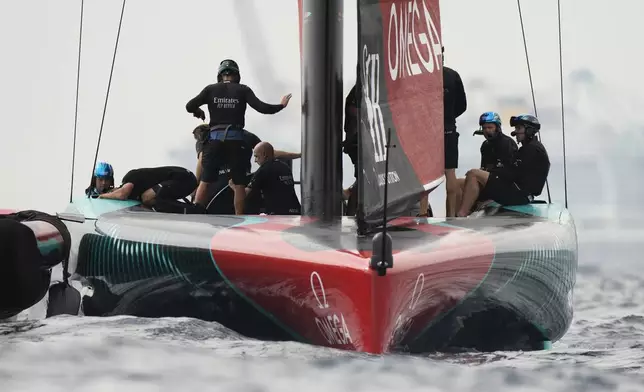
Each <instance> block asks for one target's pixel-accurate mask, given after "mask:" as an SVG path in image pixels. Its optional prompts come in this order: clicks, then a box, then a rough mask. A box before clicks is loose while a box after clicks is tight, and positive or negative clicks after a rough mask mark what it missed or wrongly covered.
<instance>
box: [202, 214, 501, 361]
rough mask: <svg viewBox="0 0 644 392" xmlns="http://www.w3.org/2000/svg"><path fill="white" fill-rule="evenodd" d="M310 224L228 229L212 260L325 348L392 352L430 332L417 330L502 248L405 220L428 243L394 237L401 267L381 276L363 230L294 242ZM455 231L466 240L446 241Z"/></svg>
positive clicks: (284, 221) (461, 294) (262, 305)
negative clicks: (360, 237) (362, 241)
mask: <svg viewBox="0 0 644 392" xmlns="http://www.w3.org/2000/svg"><path fill="white" fill-rule="evenodd" d="M302 220H307V218H300V217H296V218H271V219H270V221H267V222H266V223H260V224H253V225H251V226H236V227H232V228H229V229H227V230H222V231H220V232H218V233H217V234H216V235H215V236H214V237H213V239H212V256H213V259H214V262H215V264H216V266H217V268H218V270H219V271H220V273H221V274H222V275H223V276H224V277H225V279H226V280H228V281H229V283H230V284H232V286H233V287H235V288H236V291H237V292H238V294H240V295H243V296H244V297H246V298H247V299H248V300H250V301H251V302H252V303H254V304H255V305H256V307H257V308H258V309H259V310H260V311H262V312H265V313H268V314H267V316H269V317H271V318H273V320H275V321H276V323H278V324H279V325H282V327H283V328H284V329H286V330H287V331H289V332H290V333H291V334H292V335H293V336H294V337H298V338H300V339H301V340H303V341H308V342H311V343H313V344H316V345H324V346H331V347H336V348H343V349H351V350H357V351H364V352H370V353H383V352H387V351H389V350H390V349H391V348H392V347H393V346H394V345H396V344H398V343H399V341H397V340H399V338H398V337H400V338H402V337H403V336H407V337H409V336H413V335H416V334H418V333H420V332H421V330H420V329H419V328H417V326H423V327H426V326H428V325H429V324H430V323H431V320H433V319H435V318H436V317H437V316H439V315H440V314H441V313H443V312H445V311H448V310H450V309H451V308H452V307H454V306H455V305H457V304H458V303H459V302H460V301H462V300H463V299H464V298H465V297H466V296H467V295H468V293H470V292H471V291H472V290H474V289H475V288H476V287H477V286H478V285H479V284H480V282H481V281H482V280H483V279H484V277H485V276H486V274H487V273H488V271H489V269H490V267H491V265H492V260H493V258H494V246H493V244H492V243H491V242H489V241H488V240H487V239H486V238H484V237H483V236H481V235H479V234H477V233H475V232H466V231H463V230H462V229H460V230H458V231H459V233H454V232H455V231H457V229H453V228H450V227H445V226H439V225H428V224H423V225H418V224H417V223H415V221H414V220H412V219H399V220H398V221H397V222H395V225H396V226H397V227H399V228H403V227H406V226H409V227H410V228H412V227H411V226H413V229H414V230H415V231H421V232H423V233H424V234H426V239H424V240H423V239H420V240H419V239H418V238H415V239H414V240H413V242H414V243H415V245H414V246H409V245H410V242H409V241H403V242H405V244H404V245H403V244H402V243H400V242H401V241H398V242H399V243H398V244H397V243H396V241H394V249H395V250H394V254H395V255H396V256H395V268H393V269H391V270H389V271H388V273H387V275H386V276H378V275H377V273H376V272H375V271H373V270H371V269H369V259H370V256H371V254H370V253H371V252H370V250H365V249H361V247H360V246H359V241H358V242H356V236H355V234H353V233H351V232H348V231H346V230H344V232H341V231H343V230H342V228H341V227H340V224H339V223H338V228H337V230H338V234H337V237H335V238H329V236H328V234H329V233H330V232H331V231H330V230H328V228H327V229H326V230H323V231H322V230H321V231H320V233H319V234H323V233H324V234H326V235H327V236H326V238H325V237H324V236H316V235H315V234H316V233H313V232H312V231H315V230H316V229H315V228H314V227H313V228H311V229H307V230H306V235H304V234H303V235H302V238H301V239H302V242H297V241H294V240H293V237H294V236H293V234H295V233H296V232H297V231H298V230H299V229H301V228H302V227H304V226H306V223H305V222H302ZM313 226H317V225H313ZM287 231H288V232H289V233H288V234H287V235H286V232H287ZM449 233H452V234H456V235H458V236H459V239H458V240H457V241H455V242H454V243H453V245H450V244H449V243H445V241H440V245H438V243H439V242H438V241H436V239H437V237H441V236H444V235H446V234H449ZM432 237H433V238H432ZM314 238H320V239H321V241H319V242H318V243H315V242H311V241H313V239H314ZM352 242H353V243H352ZM464 244H467V245H464ZM397 245H398V246H399V247H400V248H402V249H396V246H397ZM366 248H367V249H368V247H366ZM241 249H243V252H242V251H240V250H241ZM285 300H286V301H285ZM286 326H288V327H286ZM415 327H416V328H415Z"/></svg>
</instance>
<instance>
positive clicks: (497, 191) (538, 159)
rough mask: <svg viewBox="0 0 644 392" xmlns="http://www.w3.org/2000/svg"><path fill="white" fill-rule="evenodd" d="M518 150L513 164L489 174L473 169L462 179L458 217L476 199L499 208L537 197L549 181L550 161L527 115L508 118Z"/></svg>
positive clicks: (533, 120) (535, 125) (532, 119)
mask: <svg viewBox="0 0 644 392" xmlns="http://www.w3.org/2000/svg"><path fill="white" fill-rule="evenodd" d="M510 126H513V127H514V132H512V133H511V135H512V136H516V138H517V142H518V143H520V144H521V147H520V148H519V150H518V151H517V152H516V154H515V155H514V158H513V160H512V164H511V165H509V166H504V167H500V168H494V169H492V170H491V171H490V172H487V171H485V170H481V169H472V170H470V171H469V172H467V175H466V176H465V188H464V192H463V200H462V202H461V206H460V209H459V211H458V216H459V217H465V216H467V215H469V214H470V211H471V210H472V206H474V203H476V200H477V199H478V200H490V199H491V200H494V201H495V202H497V203H499V204H501V205H521V204H529V203H530V202H531V201H532V200H533V199H534V197H536V196H539V195H540V194H541V192H542V191H543V187H544V186H545V184H546V180H547V179H548V173H549V172H550V159H549V158H548V152H547V151H546V148H545V147H544V146H543V144H541V142H539V141H538V140H537V139H536V134H537V132H539V130H540V129H541V124H540V123H539V120H538V119H537V118H536V117H535V116H532V115H530V114H522V115H519V116H513V117H512V118H510Z"/></svg>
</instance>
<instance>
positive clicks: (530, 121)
mask: <svg viewBox="0 0 644 392" xmlns="http://www.w3.org/2000/svg"><path fill="white" fill-rule="evenodd" d="M517 125H523V126H524V127H525V130H526V136H527V137H528V138H531V137H533V136H534V135H535V134H536V133H537V132H539V130H540V129H541V123H540V122H539V119H537V118H536V117H535V116H533V115H531V114H520V115H518V116H512V117H510V126H511V127H516V126H517ZM514 134H515V133H514V132H512V136H514Z"/></svg>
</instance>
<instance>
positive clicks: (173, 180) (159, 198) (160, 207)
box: [99, 166, 197, 212]
mask: <svg viewBox="0 0 644 392" xmlns="http://www.w3.org/2000/svg"><path fill="white" fill-rule="evenodd" d="M196 187H197V178H196V177H195V175H194V174H193V173H192V172H191V171H189V170H187V169H184V168H182V167H178V166H161V167H153V168H143V169H135V170H130V171H129V172H127V174H126V175H125V177H123V185H121V187H119V188H118V189H115V190H114V191H112V192H110V193H105V194H102V195H100V196H99V198H101V199H117V200H139V201H141V203H143V205H145V206H147V207H151V208H154V209H155V210H157V211H160V212H181V211H180V209H179V208H177V206H178V204H177V200H178V199H183V198H186V197H188V196H189V195H190V194H191V193H192V191H194V190H195V188H196Z"/></svg>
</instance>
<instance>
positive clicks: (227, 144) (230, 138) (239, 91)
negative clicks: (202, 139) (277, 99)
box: [186, 60, 291, 215]
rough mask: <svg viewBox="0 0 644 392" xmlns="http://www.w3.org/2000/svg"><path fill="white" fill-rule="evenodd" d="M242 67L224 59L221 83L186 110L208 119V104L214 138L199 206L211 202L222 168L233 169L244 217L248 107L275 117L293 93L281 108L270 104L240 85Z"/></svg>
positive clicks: (239, 209) (207, 154) (205, 153)
mask: <svg viewBox="0 0 644 392" xmlns="http://www.w3.org/2000/svg"><path fill="white" fill-rule="evenodd" d="M240 80H241V77H240V74H239V66H238V65H237V63H236V62H235V61H233V60H224V61H222V62H221V64H220V65H219V69H218V71H217V83H215V84H211V85H208V86H206V87H205V88H204V89H203V90H202V91H201V92H200V93H199V95H197V96H196V97H194V98H193V99H191V100H190V101H189V102H188V103H187V104H186V110H187V111H188V112H190V113H192V114H193V115H194V116H195V117H197V118H200V119H202V120H205V118H206V115H205V113H204V112H203V110H201V109H200V108H199V107H200V106H202V105H208V112H209V113H210V136H209V141H208V143H207V144H206V145H205V146H204V150H203V156H202V164H203V173H201V178H200V183H199V187H198V188H197V192H196V195H195V203H196V204H198V205H200V206H205V205H206V203H207V202H208V184H210V183H212V182H214V181H216V180H217V177H218V175H219V169H220V168H221V167H222V166H228V167H230V173H229V177H230V179H231V181H232V183H233V190H234V192H235V213H236V214H237V215H241V214H243V210H244V198H245V193H244V182H245V179H246V166H247V165H246V162H244V158H246V157H248V156H249V154H247V153H245V152H244V150H245V143H244V140H243V139H244V135H243V131H244V126H245V115H246V105H250V106H251V107H252V108H253V109H255V110H257V111H258V112H260V113H263V114H275V113H277V112H279V111H281V110H282V109H284V108H285V107H286V106H287V105H288V102H289V100H290V99H291V94H287V95H285V96H284V97H282V102H281V103H280V104H279V105H269V104H267V103H265V102H262V101H260V100H259V98H257V96H255V93H254V92H253V90H251V89H250V87H248V86H246V85H244V84H240V83H239V82H240Z"/></svg>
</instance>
